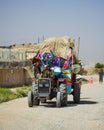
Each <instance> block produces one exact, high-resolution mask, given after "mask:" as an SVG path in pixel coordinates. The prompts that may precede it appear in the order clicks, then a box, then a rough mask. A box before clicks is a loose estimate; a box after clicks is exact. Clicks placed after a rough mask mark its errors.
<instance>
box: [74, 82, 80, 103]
mask: <svg viewBox="0 0 104 130" xmlns="http://www.w3.org/2000/svg"><path fill="white" fill-rule="evenodd" d="M73 100H74V102H75V103H79V102H80V85H79V83H77V82H76V83H74V88H73Z"/></svg>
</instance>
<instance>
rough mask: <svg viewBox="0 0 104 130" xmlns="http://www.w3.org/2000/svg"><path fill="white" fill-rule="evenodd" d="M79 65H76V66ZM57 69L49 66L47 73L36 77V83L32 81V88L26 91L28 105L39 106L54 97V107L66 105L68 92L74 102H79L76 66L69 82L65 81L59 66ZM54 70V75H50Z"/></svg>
mask: <svg viewBox="0 0 104 130" xmlns="http://www.w3.org/2000/svg"><path fill="white" fill-rule="evenodd" d="M78 67H80V66H78V65H77V68H78ZM57 70H58V71H55V69H54V70H52V69H51V68H49V69H48V70H47V75H46V76H45V77H41V78H39V79H38V83H37V84H35V81H33V82H32V90H31V91H30V92H29V93H28V106H29V107H33V106H39V104H40V102H41V103H46V101H47V100H52V99H53V98H56V107H58V108H59V107H61V106H67V103H68V94H69V95H70V94H72V95H73V100H74V103H79V102H80V83H79V82H78V81H79V80H78V79H77V78H76V72H75V71H76V66H75V67H74V69H73V70H72V73H71V82H70V83H68V82H66V80H67V78H66V76H65V74H64V73H63V72H62V69H61V68H60V67H58V68H57ZM53 71H54V74H55V76H54V77H52V76H51V75H52V72H53Z"/></svg>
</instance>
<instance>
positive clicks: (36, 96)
mask: <svg viewBox="0 0 104 130" xmlns="http://www.w3.org/2000/svg"><path fill="white" fill-rule="evenodd" d="M32 92H33V105H34V106H39V104H40V99H39V94H38V85H37V84H35V83H34V82H33V84H32Z"/></svg>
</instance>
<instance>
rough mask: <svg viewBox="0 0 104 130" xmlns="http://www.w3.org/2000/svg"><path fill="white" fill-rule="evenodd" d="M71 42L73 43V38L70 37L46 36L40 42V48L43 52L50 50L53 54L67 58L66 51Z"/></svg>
mask: <svg viewBox="0 0 104 130" xmlns="http://www.w3.org/2000/svg"><path fill="white" fill-rule="evenodd" d="M71 43H73V40H72V39H70V37H53V38H48V39H46V40H44V42H43V43H42V44H41V48H40V50H41V51H43V52H50V50H52V51H53V52H54V54H55V55H57V56H60V57H62V58H64V59H67V52H68V50H69V46H70V44H71Z"/></svg>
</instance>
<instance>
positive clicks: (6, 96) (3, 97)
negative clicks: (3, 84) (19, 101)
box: [0, 88, 17, 103]
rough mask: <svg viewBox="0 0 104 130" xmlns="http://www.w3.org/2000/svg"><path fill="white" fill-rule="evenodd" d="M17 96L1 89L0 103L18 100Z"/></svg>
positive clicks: (8, 90)
mask: <svg viewBox="0 0 104 130" xmlns="http://www.w3.org/2000/svg"><path fill="white" fill-rule="evenodd" d="M16 98H17V95H16V94H15V93H13V92H12V91H11V90H10V89H7V88H0V103H2V102H6V101H9V100H12V99H16Z"/></svg>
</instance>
